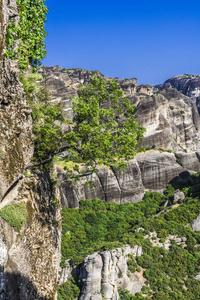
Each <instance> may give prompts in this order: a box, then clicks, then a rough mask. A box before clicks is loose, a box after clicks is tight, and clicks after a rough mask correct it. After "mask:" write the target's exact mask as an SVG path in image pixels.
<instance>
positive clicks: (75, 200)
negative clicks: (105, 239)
mask: <svg viewBox="0 0 200 300" xmlns="http://www.w3.org/2000/svg"><path fill="white" fill-rule="evenodd" d="M184 172H185V169H184V168H183V167H182V166H180V165H179V164H178V163H177V162H176V157H175V155H174V154H173V153H168V152H164V153H160V152H159V151H153V150H152V151H148V152H147V153H143V154H138V155H136V157H135V159H134V160H131V161H130V162H129V163H128V167H127V169H126V170H124V172H123V173H120V172H116V171H115V170H113V169H107V168H105V167H100V168H99V169H98V172H97V174H93V175H92V176H88V178H86V177H84V179H83V178H82V179H80V181H79V182H77V183H76V184H72V183H71V181H70V180H68V179H67V178H66V175H65V171H64V170H63V169H62V168H61V167H59V166H58V178H59V182H60V192H61V202H62V205H63V206H65V207H69V208H77V207H78V206H79V201H80V200H86V199H93V198H99V199H101V200H103V201H107V202H116V203H119V204H120V203H131V202H138V201H141V200H142V198H143V196H144V193H145V190H151V191H159V192H160V191H162V190H163V189H165V188H166V186H167V185H168V183H169V182H171V181H172V180H174V179H175V178H178V177H179V176H181V174H182V173H184ZM87 180H92V182H93V184H94V189H91V188H89V186H88V185H85V183H86V181H87Z"/></svg>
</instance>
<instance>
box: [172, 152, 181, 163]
mask: <svg viewBox="0 0 200 300" xmlns="http://www.w3.org/2000/svg"><path fill="white" fill-rule="evenodd" d="M174 155H175V157H176V162H177V163H178V164H179V165H180V166H182V165H181V159H180V158H179V156H178V154H177V153H174Z"/></svg>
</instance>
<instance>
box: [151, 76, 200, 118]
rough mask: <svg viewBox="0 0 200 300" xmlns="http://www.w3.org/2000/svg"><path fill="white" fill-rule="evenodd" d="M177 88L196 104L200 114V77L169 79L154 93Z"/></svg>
mask: <svg viewBox="0 0 200 300" xmlns="http://www.w3.org/2000/svg"><path fill="white" fill-rule="evenodd" d="M169 87H172V88H175V89H177V90H178V91H179V92H181V93H182V94H184V95H186V96H187V97H190V98H191V99H192V101H193V102H195V103H196V106H197V109H198V112H199V114H200V75H189V74H184V75H179V76H174V77H172V78H170V79H167V80H166V81H165V82H164V83H163V84H157V85H155V87H154V91H155V92H156V91H159V90H163V89H166V88H169Z"/></svg>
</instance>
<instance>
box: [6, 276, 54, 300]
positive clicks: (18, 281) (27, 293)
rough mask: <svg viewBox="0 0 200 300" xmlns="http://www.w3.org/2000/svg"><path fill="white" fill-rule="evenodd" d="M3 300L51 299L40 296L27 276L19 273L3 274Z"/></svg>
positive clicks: (51, 299) (50, 299)
mask: <svg viewBox="0 0 200 300" xmlns="http://www.w3.org/2000/svg"><path fill="white" fill-rule="evenodd" d="M2 295H3V300H53V299H54V297H53V298H52V297H50V298H49V297H42V296H41V295H39V294H38V292H37V290H36V288H35V287H34V285H33V284H32V283H31V282H30V280H29V279H28V278H25V277H24V276H22V275H20V274H11V273H5V274H4V287H3V291H2Z"/></svg>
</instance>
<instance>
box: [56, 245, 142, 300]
mask: <svg viewBox="0 0 200 300" xmlns="http://www.w3.org/2000/svg"><path fill="white" fill-rule="evenodd" d="M128 254H132V255H133V256H137V255H138V256H141V255H142V254H143V253H142V247H140V246H135V247H134V248H131V247H130V246H129V245H125V246H124V247H123V248H122V249H121V248H117V249H114V250H111V251H104V252H96V253H94V254H92V255H89V256H87V257H86V258H85V259H84V261H83V262H82V264H81V265H80V266H78V267H74V268H73V267H72V266H71V265H70V263H68V266H67V267H66V268H65V269H63V271H62V274H61V277H60V284H61V283H63V282H65V281H66V280H67V279H68V278H69V274H70V272H71V273H72V274H73V276H76V277H78V278H79V279H80V280H81V284H82V289H81V294H80V297H79V299H80V300H91V299H92V300H97V299H98V300H102V299H106V300H118V299H119V295H118V287H122V288H123V289H127V290H129V291H130V293H131V294H132V295H134V294H136V293H137V292H140V291H141V289H142V287H143V285H144V282H143V281H141V280H140V279H139V277H138V276H137V274H136V273H130V272H129V271H128V265H127V261H128ZM128 273H129V276H127V274H128ZM64 274H67V275H66V276H64Z"/></svg>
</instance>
